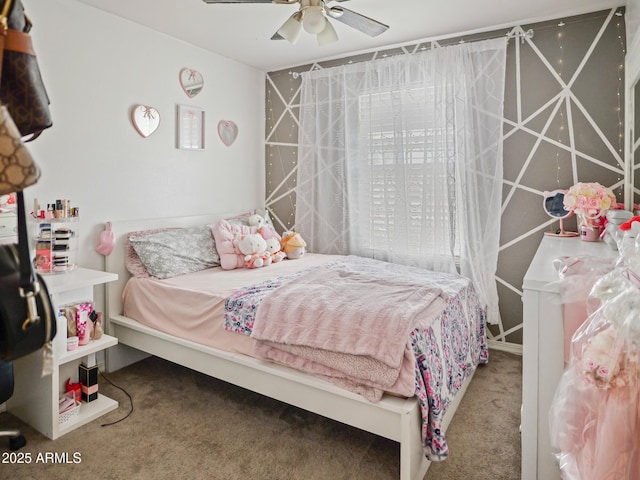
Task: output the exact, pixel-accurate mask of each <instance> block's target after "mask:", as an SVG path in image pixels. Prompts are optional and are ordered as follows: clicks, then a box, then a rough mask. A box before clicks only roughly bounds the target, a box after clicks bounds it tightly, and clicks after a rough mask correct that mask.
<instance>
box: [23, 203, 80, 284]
mask: <svg viewBox="0 0 640 480" xmlns="http://www.w3.org/2000/svg"><path fill="white" fill-rule="evenodd" d="M36 202H37V201H36ZM36 207H37V206H36ZM33 217H34V218H35V220H36V223H37V229H36V233H35V257H34V260H33V262H34V266H35V268H36V271H37V272H38V273H40V274H55V273H66V272H70V271H72V270H75V268H76V267H77V266H78V262H77V252H78V237H79V232H78V225H79V220H80V217H79V209H77V208H70V207H69V201H68V200H56V202H55V203H53V204H48V205H47V210H40V209H39V208H35V209H34V213H33Z"/></svg>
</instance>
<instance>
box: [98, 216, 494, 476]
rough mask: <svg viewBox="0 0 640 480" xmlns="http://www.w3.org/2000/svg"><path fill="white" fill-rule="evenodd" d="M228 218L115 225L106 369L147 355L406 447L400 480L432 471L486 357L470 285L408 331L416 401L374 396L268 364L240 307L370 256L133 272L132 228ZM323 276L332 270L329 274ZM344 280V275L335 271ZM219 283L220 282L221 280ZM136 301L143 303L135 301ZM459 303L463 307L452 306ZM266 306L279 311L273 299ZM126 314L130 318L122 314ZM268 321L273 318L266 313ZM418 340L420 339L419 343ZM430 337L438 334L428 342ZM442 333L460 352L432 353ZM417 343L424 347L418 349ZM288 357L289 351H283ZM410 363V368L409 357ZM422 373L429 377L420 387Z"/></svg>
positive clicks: (448, 294) (399, 391) (446, 293)
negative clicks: (277, 284) (165, 274)
mask: <svg viewBox="0 0 640 480" xmlns="http://www.w3.org/2000/svg"><path fill="white" fill-rule="evenodd" d="M229 217H232V215H226V214H216V215H199V216H189V217H176V218H157V219H144V220H129V221H122V222H112V229H113V231H114V233H115V237H116V241H115V248H114V250H113V252H112V253H111V254H110V255H109V256H107V257H106V270H107V271H109V272H113V273H116V274H117V275H118V280H117V281H115V282H111V283H109V284H107V287H106V302H105V303H106V304H105V310H106V315H105V317H106V318H107V325H106V328H107V331H108V332H109V333H110V334H111V335H114V336H115V337H117V338H118V341H119V345H118V346H117V347H114V348H112V349H110V350H109V351H108V352H107V358H106V362H107V369H108V370H109V371H113V370H117V369H119V368H122V367H124V366H126V365H129V364H131V363H133V362H135V361H138V360H140V359H142V358H144V357H145V356H148V355H155V356H158V357H160V358H163V359H166V360H168V361H171V362H174V363H177V364H179V365H183V366H186V367H188V368H191V369H193V370H195V371H198V372H201V373H204V374H206V375H210V376H212V377H215V378H218V379H221V380H224V381H226V382H229V383H232V384H234V385H237V386H240V387H243V388H246V389H249V390H251V391H254V392H257V393H260V394H262V395H266V396H269V397H272V398H274V399H277V400H279V401H282V402H285V403H288V404H291V405H294V406H296V407H299V408H302V409H305V410H308V411H311V412H313V413H316V414H319V415H322V416H325V417H328V418H331V419H333V420H336V421H339V422H341V423H345V424H348V425H351V426H353V427H356V428H359V429H362V430H365V431H368V432H371V433H373V434H376V435H379V436H382V437H385V438H388V439H391V440H394V441H396V442H399V444H400V479H401V480H418V479H422V478H423V477H424V475H425V473H426V471H427V469H428V467H429V465H430V460H429V459H428V458H427V455H425V451H428V452H429V453H430V455H429V457H430V458H431V459H442V458H444V457H446V455H447V451H446V441H445V436H444V433H445V432H446V428H447V426H448V424H449V422H450V421H451V418H452V416H453V414H454V413H455V411H456V409H457V407H458V405H459V403H460V400H461V399H462V397H463V396H464V393H465V391H466V388H467V386H468V384H469V382H470V381H471V379H472V377H473V373H474V372H475V367H476V366H477V364H479V363H484V362H486V361H487V359H488V354H487V348H486V337H485V330H484V328H485V324H484V311H483V309H481V308H480V307H479V306H477V305H476V304H475V303H473V301H474V298H473V297H474V290H473V287H472V286H471V285H470V284H469V283H468V282H467V281H466V280H464V279H451V278H449V280H450V281H448V282H445V284H446V285H445V286H444V287H443V290H442V291H441V292H440V293H441V295H440V297H441V298H443V299H445V303H444V304H443V306H444V307H443V308H444V310H442V313H440V314H439V315H438V316H437V322H435V323H434V325H436V326H429V325H425V328H424V329H422V328H421V329H420V330H419V331H418V330H415V331H412V332H411V335H412V340H411V344H413V345H414V348H413V349H414V350H416V352H418V353H419V355H418V353H415V358H416V359H417V360H419V361H418V362H415V363H416V364H415V366H414V367H415V370H416V372H418V371H419V370H418V368H417V366H418V364H419V363H420V361H421V362H423V363H424V365H426V368H423V369H422V373H421V374H420V375H418V374H416V380H415V383H414V385H413V387H414V388H416V391H415V393H416V395H413V396H409V394H408V393H407V390H406V382H405V385H404V386H401V387H398V388H395V384H394V386H393V387H392V388H382V392H380V389H375V390H374V392H377V393H374V394H371V395H373V396H371V395H369V394H367V393H363V392H361V391H358V390H357V389H355V390H354V389H352V388H349V386H345V385H344V383H343V381H342V379H338V380H339V381H335V379H333V378H331V377H326V376H323V375H311V374H309V373H307V372H305V371H303V370H304V368H303V369H299V368H292V367H290V366H287V365H283V364H282V361H281V360H282V358H283V357H282V356H276V357H274V360H276V361H269V360H266V357H268V355H266V354H265V355H263V356H262V357H261V358H260V357H258V358H256V356H255V354H256V352H260V351H261V352H262V353H264V352H265V350H264V348H263V349H262V350H260V349H258V348H257V347H256V340H255V339H253V338H252V336H250V335H249V334H250V333H252V328H254V324H253V321H254V320H255V318H254V317H251V318H250V320H249V321H246V318H247V316H246V315H244V314H243V313H242V312H243V310H242V309H243V308H244V309H245V310H244V311H248V310H256V309H257V307H255V306H251V305H250V307H249V308H247V304H246V303H244V304H243V303H242V302H239V299H242V300H243V301H249V302H251V301H255V299H253V300H251V299H250V300H246V298H251V297H247V292H254V291H257V290H258V289H257V288H255V286H257V285H265V284H266V285H272V284H271V283H269V282H273V281H274V279H275V280H276V281H278V279H286V281H283V282H282V283H285V284H287V285H291V284H293V283H296V282H297V281H291V280H290V279H291V278H296V279H297V278H301V279H304V280H306V279H307V278H308V277H310V276H313V275H310V274H309V272H315V271H317V270H325V271H331V272H330V274H331V275H336V270H339V269H340V268H343V267H345V266H346V268H352V267H351V266H350V265H351V264H352V263H354V262H355V263H356V264H360V263H361V262H362V261H364V260H362V259H357V258H351V257H339V256H327V255H314V254H306V255H305V256H304V257H302V258H301V259H298V260H289V259H286V260H283V261H282V262H280V263H277V264H273V265H271V266H268V267H263V268H260V269H255V270H249V269H236V270H221V269H220V268H219V267H214V268H209V269H206V270H202V271H198V272H194V273H189V274H187V275H178V276H174V277H170V278H166V279H154V278H153V277H152V278H137V276H136V275H134V276H132V275H131V273H130V272H129V270H128V269H127V267H126V263H127V256H128V255H129V252H128V250H127V249H128V248H130V247H128V246H127V243H128V242H127V241H126V240H127V237H128V236H129V232H144V231H153V230H155V229H166V228H183V229H186V228H189V227H197V226H203V225H214V224H216V223H217V222H218V221H220V220H221V219H225V218H229ZM367 261H368V260H367ZM369 267H371V266H370V265H369V264H367V268H369ZM325 274H326V272H325V273H323V275H325ZM340 275H342V274H338V276H340ZM321 278H324V277H321ZM212 279H217V280H218V283H217V284H216V283H215V281H213V280H212ZM300 283H304V281H301V282H300ZM268 288H272V287H271V286H270V287H268ZM279 291H283V292H284V291H285V289H284V288H280V290H279ZM455 292H464V295H462V296H461V297H471V298H458V297H460V295H453V294H452V293H455ZM454 297H455V298H454ZM136 298H137V299H139V301H132V299H136ZM162 298H172V299H174V300H172V301H171V302H169V303H166V302H165V303H164V304H162V303H159V302H160V299H162ZM175 299H179V301H175ZM454 300H455V302H457V303H455V308H454V307H453V301H454ZM260 301H263V300H260ZM263 302H264V303H263V305H262V306H261V308H262V311H268V309H267V307H266V305H267V301H266V300H264V301H263ZM125 303H126V307H125ZM238 303H240V307H239V308H240V310H237V309H236V310H235V311H234V310H233V306H234V305H236V304H238ZM257 304H258V305H259V304H260V303H259V302H258V303H257ZM184 305H192V306H194V308H192V309H191V310H192V311H191V313H187V312H186V311H185V310H181V306H184ZM269 305H271V306H272V307H271V308H273V302H271V303H270V304H269ZM125 308H126V312H127V316H125V315H124V314H123V312H124V311H125ZM433 308H434V311H439V310H438V308H437V305H436V306H434V307H433ZM258 311H259V310H258ZM458 316H460V318H462V317H464V322H467V323H468V325H467V327H468V328H467V329H465V328H462V329H461V328H456V329H452V330H448V331H447V333H446V334H443V333H442V331H444V330H442V331H441V329H440V327H439V326H437V325H440V324H441V323H442V324H443V325H444V324H445V323H446V322H450V321H452V319H453V321H457V320H455V317H458ZM262 317H269V316H268V315H266V314H265V315H263V316H262ZM163 318H164V320H163ZM177 318H180V319H181V322H176V321H175V319H177ZM262 321H263V322H264V320H262ZM283 321H284V320H283ZM460 321H462V320H460ZM416 332H417V335H416ZM416 336H417V337H418V339H417V340H416V339H414V338H413V337H416ZM430 336H431V337H434V338H427V337H430ZM439 336H442V337H443V338H444V337H447V340H446V342H444V343H442V345H444V344H445V343H447V344H448V345H452V344H455V345H456V346H457V347H456V348H455V349H454V350H453V351H451V349H448V348H443V349H439V348H437V347H436V348H432V347H434V346H436V345H439V343H438V342H441V340H440V339H439V338H438V337H439ZM211 338H213V340H207V339H211ZM429 342H431V343H429ZM258 343H261V342H258ZM267 344H268V345H270V346H271V344H269V343H267ZM416 345H422V346H421V348H420V349H419V351H418V349H417V348H416ZM461 346H462V347H461ZM263 347H264V345H263ZM468 349H469V351H467V350H468ZM267 350H269V349H267ZM443 351H444V353H442V352H443ZM287 355H289V353H286V354H285V356H287ZM434 355H437V356H436V357H434ZM452 356H453V357H455V356H457V357H460V358H459V360H460V361H459V362H458V363H457V365H454V366H453V368H452V366H451V365H452V363H454V362H451V361H450V360H451V359H450V357H452ZM445 357H446V359H445ZM471 357H472V358H473V360H472V361H471V362H469V361H463V360H464V358H471ZM404 361H405V362H404V363H406V356H405V359H404ZM306 363H307V362H306V361H303V362H302V364H306ZM298 366H300V365H298ZM419 376H421V377H422V379H423V380H424V379H426V381H425V382H424V383H425V384H423V385H422V386H421V389H419V390H418V389H417V386H418V384H419V383H420V382H419V378H418V377H419ZM429 379H431V381H429ZM435 385H437V386H438V388H443V385H445V386H446V387H447V388H449V390H450V391H448V392H447V393H446V395H444V394H443V396H442V397H440V396H439V394H438V395H433V392H432V390H433V388H434V386H435ZM387 386H388V385H387ZM356 392H358V393H356ZM421 392H422V393H421ZM365 397H367V398H370V400H369V399H367V398H365ZM371 400H373V401H371ZM427 411H428V412H429V414H430V415H434V418H435V420H433V421H428V420H427V417H426V416H425V412H427ZM423 418H424V419H423ZM429 418H430V419H431V417H429ZM427 430H429V435H428V437H429V442H430V443H429V447H428V448H427V447H426V446H425V438H426V437H427V434H426V433H425V432H426V431H427Z"/></svg>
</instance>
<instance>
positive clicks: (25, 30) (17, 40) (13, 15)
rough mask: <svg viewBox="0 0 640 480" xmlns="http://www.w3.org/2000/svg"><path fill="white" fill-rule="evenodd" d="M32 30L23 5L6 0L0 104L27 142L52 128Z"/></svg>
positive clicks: (0, 34)
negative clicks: (6, 109) (5, 108)
mask: <svg viewBox="0 0 640 480" xmlns="http://www.w3.org/2000/svg"><path fill="white" fill-rule="evenodd" d="M30 30H31V21H30V20H29V18H28V17H27V16H26V15H25V13H24V8H23V6H22V2H21V1H20V0H4V3H3V7H2V13H1V16H0V55H3V58H2V62H1V63H0V68H1V73H2V83H1V84H0V102H1V103H2V104H3V105H6V107H7V108H8V110H9V113H10V114H11V117H12V118H13V121H14V122H15V124H16V126H17V127H18V130H19V131H20V134H21V135H22V136H23V137H26V138H25V140H24V141H26V142H30V141H31V140H34V139H36V138H37V137H38V136H39V135H40V134H41V133H42V131H43V130H44V129H45V128H49V127H51V125H52V124H53V122H52V120H51V112H50V111H49V96H48V95H47V91H46V89H45V87H44V82H43V81H42V75H41V74H40V68H39V66H38V60H37V59H36V54H35V51H34V49H33V45H32V42H31V36H30V35H29V31H30Z"/></svg>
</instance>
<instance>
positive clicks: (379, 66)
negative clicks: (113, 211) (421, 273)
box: [295, 39, 506, 323]
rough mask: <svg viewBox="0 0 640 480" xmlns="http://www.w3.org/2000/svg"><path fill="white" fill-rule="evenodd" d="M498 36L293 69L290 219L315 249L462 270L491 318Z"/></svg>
mask: <svg viewBox="0 0 640 480" xmlns="http://www.w3.org/2000/svg"><path fill="white" fill-rule="evenodd" d="M505 63H506V40H505V39H495V40H487V41H482V42H473V43H466V44H459V45H455V46H450V47H441V48H435V49H433V50H430V51H422V52H419V53H415V54H411V55H399V56H394V57H390V58H383V59H379V60H373V61H369V62H362V63H355V64H351V65H345V66H340V67H334V68H327V69H322V70H315V71H311V72H307V73H304V74H303V79H302V92H301V105H300V130H299V147H298V148H299V149H298V172H297V175H298V177H297V182H298V184H297V189H296V195H297V200H296V221H295V225H296V229H297V231H298V232H300V233H301V234H302V235H303V237H304V238H305V239H306V241H307V243H308V244H309V249H310V250H311V251H315V252H321V253H336V254H355V255H361V256H367V257H372V258H378V259H382V260H386V261H391V262H395V263H402V264H409V265H415V266H420V267H424V268H430V269H433V270H438V271H455V270H456V264H458V265H459V270H460V273H462V274H463V275H465V276H467V277H469V278H471V279H472V280H473V281H474V283H475V285H476V287H477V290H478V294H479V295H480V297H481V299H482V300H483V301H484V302H485V304H486V305H487V307H488V321H489V322H490V323H497V322H498V319H499V312H498V295H497V289H496V283H495V272H496V266H497V258H498V246H499V232H500V205H501V198H502V138H503V137H502V107H503V100H504V79H505Z"/></svg>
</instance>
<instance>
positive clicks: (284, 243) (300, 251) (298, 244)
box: [280, 231, 307, 260]
mask: <svg viewBox="0 0 640 480" xmlns="http://www.w3.org/2000/svg"><path fill="white" fill-rule="evenodd" d="M280 245H281V247H282V250H283V251H284V253H286V254H287V258H290V259H292V260H295V259H297V258H300V257H302V256H303V255H304V254H305V252H306V246H307V243H306V242H305V241H304V240H303V238H302V236H300V234H299V233H296V232H289V231H287V232H284V233H283V234H282V240H281V241H280Z"/></svg>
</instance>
